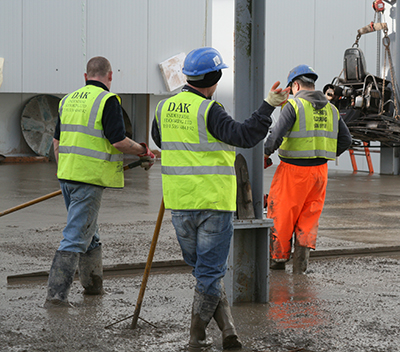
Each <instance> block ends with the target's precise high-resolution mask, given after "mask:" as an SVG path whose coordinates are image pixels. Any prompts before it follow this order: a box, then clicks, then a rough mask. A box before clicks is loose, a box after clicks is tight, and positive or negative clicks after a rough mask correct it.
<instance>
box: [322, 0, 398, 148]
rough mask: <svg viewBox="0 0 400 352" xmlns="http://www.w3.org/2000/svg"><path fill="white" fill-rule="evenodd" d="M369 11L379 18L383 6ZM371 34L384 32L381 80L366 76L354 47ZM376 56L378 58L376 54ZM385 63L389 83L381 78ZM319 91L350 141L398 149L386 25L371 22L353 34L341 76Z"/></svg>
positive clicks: (360, 55) (361, 56) (379, 3)
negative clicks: (330, 106)
mask: <svg viewBox="0 0 400 352" xmlns="http://www.w3.org/2000/svg"><path fill="white" fill-rule="evenodd" d="M373 8H374V10H375V11H376V13H378V14H379V16H380V14H381V13H382V12H383V11H384V4H383V2H382V1H375V2H374V3H373ZM375 31H383V32H384V36H383V39H382V43H383V46H384V48H385V62H384V67H383V73H382V77H379V76H378V75H373V74H370V73H368V72H367V68H366V60H365V57H364V54H363V52H362V51H361V49H360V48H359V47H358V42H359V39H360V38H361V36H362V35H364V34H367V33H372V32H375ZM377 54H378V56H379V57H380V53H379V52H378V53H377ZM387 61H388V62H389V73H390V78H391V79H390V80H388V79H386V78H385V75H386V62H387ZM379 66H380V65H379ZM379 71H380V67H379ZM342 73H343V76H342ZM323 91H324V93H325V95H326V97H327V98H328V100H330V102H331V103H333V104H334V105H336V107H337V108H338V109H339V112H340V115H341V117H342V118H343V120H344V121H345V123H346V124H347V126H348V128H349V130H350V132H351V134H352V136H353V138H354V139H358V140H361V141H363V142H371V141H378V142H381V144H382V145H383V146H388V147H394V146H397V145H399V143H400V120H399V117H400V114H399V105H398V103H399V101H398V96H399V95H398V88H397V83H396V77H395V72H394V67H393V63H392V57H391V52H390V39H389V36H388V27H387V24H386V23H374V22H371V23H370V24H369V25H367V26H365V27H363V28H360V29H359V30H358V31H357V36H356V41H355V43H354V44H353V46H352V47H351V48H348V49H346V50H345V52H344V58H343V69H342V71H341V73H340V74H339V76H337V77H335V78H334V79H333V80H332V83H330V84H327V85H326V86H325V87H324V90H323Z"/></svg>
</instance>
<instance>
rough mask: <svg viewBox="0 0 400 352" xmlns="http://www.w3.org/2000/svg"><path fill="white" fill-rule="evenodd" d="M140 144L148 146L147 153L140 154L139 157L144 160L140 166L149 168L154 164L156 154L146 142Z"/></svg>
mask: <svg viewBox="0 0 400 352" xmlns="http://www.w3.org/2000/svg"><path fill="white" fill-rule="evenodd" d="M139 144H140V145H141V146H143V147H145V148H146V152H145V153H143V154H138V157H139V158H140V160H141V161H142V164H141V165H140V167H142V168H143V169H145V170H148V169H150V168H151V167H152V166H153V164H154V160H155V156H154V154H153V153H152V152H151V150H150V149H149V147H148V146H147V144H146V143H139Z"/></svg>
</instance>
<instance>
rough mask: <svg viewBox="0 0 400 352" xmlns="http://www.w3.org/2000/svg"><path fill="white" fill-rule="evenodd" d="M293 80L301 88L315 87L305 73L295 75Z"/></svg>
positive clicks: (313, 82)
mask: <svg viewBox="0 0 400 352" xmlns="http://www.w3.org/2000/svg"><path fill="white" fill-rule="evenodd" d="M294 81H295V82H297V83H298V84H299V85H300V86H301V87H303V88H308V89H310V88H315V81H314V80H313V79H311V78H309V77H306V76H305V75H304V76H299V77H297V78H296V79H295V80H294Z"/></svg>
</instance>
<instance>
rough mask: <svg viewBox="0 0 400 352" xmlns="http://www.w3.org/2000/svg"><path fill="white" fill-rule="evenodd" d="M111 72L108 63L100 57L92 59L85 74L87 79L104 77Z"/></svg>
mask: <svg viewBox="0 0 400 352" xmlns="http://www.w3.org/2000/svg"><path fill="white" fill-rule="evenodd" d="M109 72H111V64H110V62H109V61H108V60H107V59H106V58H105V57H102V56H95V57H92V58H91V59H90V60H89V61H88V63H87V66H86V74H87V75H88V77H97V76H98V77H105V76H106V75H107V74H108V73H109Z"/></svg>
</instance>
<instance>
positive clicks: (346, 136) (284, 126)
mask: <svg viewBox="0 0 400 352" xmlns="http://www.w3.org/2000/svg"><path fill="white" fill-rule="evenodd" d="M295 97H296V98H302V99H305V100H307V101H309V102H311V104H312V105H313V107H314V108H315V109H322V108H323V107H324V106H325V105H326V104H327V103H328V100H327V99H326V97H325V95H324V94H323V93H322V92H320V91H309V90H301V91H299V92H298V93H297V94H296V96H295ZM295 121H296V112H295V110H294V108H293V106H292V104H286V105H285V106H284V107H283V109H282V111H281V114H280V115H279V119H278V121H277V123H276V125H275V126H274V127H273V128H272V130H271V134H270V135H269V136H268V138H267V141H266V142H265V145H264V153H265V154H266V155H271V154H272V153H274V152H275V151H276V150H277V149H278V148H279V147H280V145H281V144H282V141H283V137H284V136H285V135H286V133H287V132H288V131H289V130H290V129H291V128H292V127H293V124H294V123H295ZM351 142H352V138H351V134H350V131H349V129H348V128H347V126H346V124H345V122H344V121H343V120H342V119H341V118H340V119H339V129H338V137H337V148H336V155H337V156H339V155H340V154H342V153H343V152H344V151H346V150H347V149H348V148H349V147H350V145H351ZM279 158H280V159H281V160H282V161H284V162H286V163H289V164H293V165H299V166H314V165H321V164H324V163H326V162H327V161H328V160H327V159H324V158H314V159H291V158H284V157H279Z"/></svg>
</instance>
